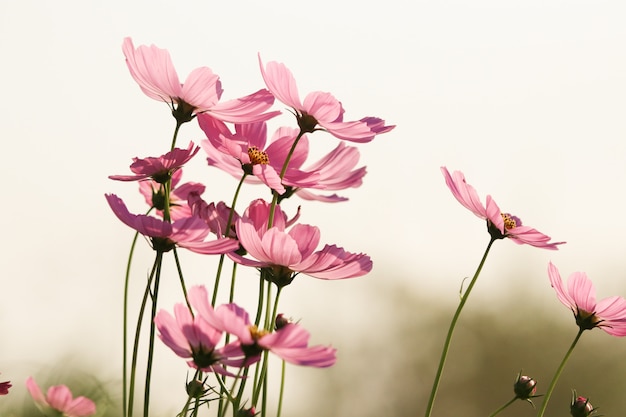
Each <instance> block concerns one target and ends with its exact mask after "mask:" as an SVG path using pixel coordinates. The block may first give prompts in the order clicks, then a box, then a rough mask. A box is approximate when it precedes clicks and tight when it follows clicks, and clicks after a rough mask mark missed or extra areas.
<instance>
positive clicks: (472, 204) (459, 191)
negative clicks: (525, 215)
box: [441, 167, 565, 250]
mask: <svg viewBox="0 0 626 417" xmlns="http://www.w3.org/2000/svg"><path fill="white" fill-rule="evenodd" d="M441 172H442V173H443V176H444V177H445V179H446V184H447V185H448V188H450V191H452V195H454V198H456V199H457V201H458V202H459V203H461V205H463V206H464V207H465V208H467V209H468V210H469V211H471V212H472V213H474V214H475V215H476V216H477V217H480V218H481V219H483V220H487V228H488V230H489V233H490V234H491V235H492V237H493V238H494V239H503V238H505V237H508V238H509V239H511V240H512V241H513V242H515V243H517V244H520V245H521V244H527V245H531V246H535V247H538V248H544V249H553V250H556V249H558V245H562V244H564V243H565V242H550V236H547V235H544V234H543V233H541V232H539V231H537V230H535V229H533V228H532V227H528V226H523V225H522V221H521V220H520V219H519V217H517V216H514V215H512V214H509V213H502V211H500V208H499V207H498V205H497V204H496V202H495V201H493V199H492V198H491V196H490V195H488V196H487V201H486V206H485V205H483V204H482V202H481V201H480V198H479V197H478V193H477V192H476V190H475V189H474V187H472V186H471V185H469V184H468V183H466V182H465V176H464V175H463V173H462V172H461V171H454V172H453V173H452V174H450V172H448V169H447V168H446V167H441Z"/></svg>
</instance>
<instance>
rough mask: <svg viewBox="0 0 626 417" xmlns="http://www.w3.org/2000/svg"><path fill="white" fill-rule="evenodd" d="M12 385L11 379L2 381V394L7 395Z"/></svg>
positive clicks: (0, 385)
mask: <svg viewBox="0 0 626 417" xmlns="http://www.w3.org/2000/svg"><path fill="white" fill-rule="evenodd" d="M12 386H13V385H11V381H4V382H0V395H7V394H8V393H9V388H11V387H12Z"/></svg>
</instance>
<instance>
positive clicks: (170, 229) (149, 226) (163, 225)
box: [105, 194, 239, 254]
mask: <svg viewBox="0 0 626 417" xmlns="http://www.w3.org/2000/svg"><path fill="white" fill-rule="evenodd" d="M105 197H106V199H107V202H108V203H109V206H110V207H111V209H112V210H113V213H115V215H116V216H117V218H118V219H120V220H121V221H122V223H124V224H126V225H127V226H129V227H131V228H132V229H135V230H137V231H138V232H139V233H141V234H142V235H144V236H147V237H150V238H151V242H152V247H153V248H154V250H159V251H162V252H167V251H170V250H172V249H173V248H174V247H175V246H180V247H182V248H186V249H189V250H190V251H192V252H196V253H202V254H224V253H227V252H230V251H233V250H237V249H238V248H239V243H238V242H237V241H236V240H234V239H228V238H224V239H217V240H213V241H205V240H204V239H205V238H206V237H207V236H208V235H209V233H210V232H211V230H210V229H209V227H208V226H207V224H206V223H205V222H204V221H203V220H202V219H200V218H199V217H196V216H192V217H186V218H181V219H178V220H175V221H174V222H173V223H169V222H166V221H163V220H161V219H158V218H156V217H152V216H146V215H143V214H139V215H136V214H131V213H130V212H129V211H128V209H127V208H126V205H125V204H124V202H123V201H122V200H121V199H120V198H119V197H117V196H116V195H115V194H105Z"/></svg>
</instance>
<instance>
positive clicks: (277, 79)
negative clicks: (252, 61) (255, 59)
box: [259, 54, 303, 110]
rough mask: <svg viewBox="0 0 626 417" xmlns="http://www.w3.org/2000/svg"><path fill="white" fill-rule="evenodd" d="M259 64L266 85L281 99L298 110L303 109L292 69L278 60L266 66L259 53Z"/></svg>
mask: <svg viewBox="0 0 626 417" xmlns="http://www.w3.org/2000/svg"><path fill="white" fill-rule="evenodd" d="M259 66H260V67H261V75H262V76H263V81H265V85H266V86H267V88H268V89H269V90H270V92H271V93H272V94H273V95H274V97H276V98H277V99H278V100H279V101H281V102H283V103H285V104H286V105H288V106H289V107H293V108H294V109H296V110H302V108H303V106H302V103H301V102H300V96H299V95H298V87H297V86H296V80H295V79H294V77H293V75H292V73H291V71H289V69H287V67H286V66H285V65H284V64H282V63H278V62H274V61H271V62H268V63H267V65H266V66H265V68H264V67H263V62H262V61H261V55H260V54H259Z"/></svg>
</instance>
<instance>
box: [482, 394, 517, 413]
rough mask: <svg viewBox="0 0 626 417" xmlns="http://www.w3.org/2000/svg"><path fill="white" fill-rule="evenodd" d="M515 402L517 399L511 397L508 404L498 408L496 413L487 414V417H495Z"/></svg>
mask: <svg viewBox="0 0 626 417" xmlns="http://www.w3.org/2000/svg"><path fill="white" fill-rule="evenodd" d="M515 400H517V397H513V399H511V400H509V402H507V403H506V404H504V405H503V406H502V407H500V408H498V409H497V410H496V411H494V412H493V413H491V414H489V417H495V416H496V415H498V414H500V412H501V411H502V410H504V409H505V408H507V407H508V406H509V405H511V404H513V403H514V402H515Z"/></svg>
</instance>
